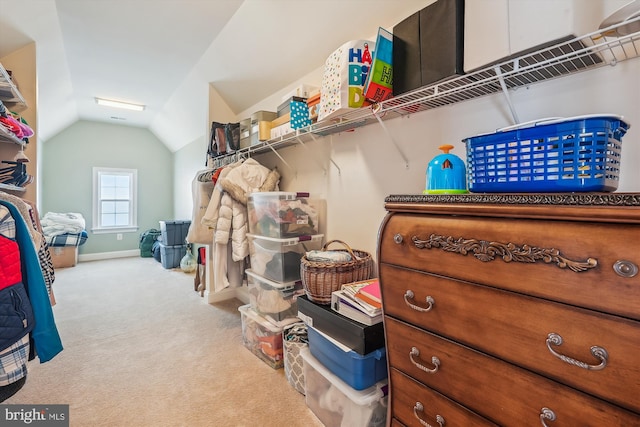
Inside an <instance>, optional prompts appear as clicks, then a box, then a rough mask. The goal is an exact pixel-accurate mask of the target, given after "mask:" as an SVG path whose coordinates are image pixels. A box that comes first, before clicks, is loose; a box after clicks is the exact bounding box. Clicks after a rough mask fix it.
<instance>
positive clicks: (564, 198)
mask: <svg viewBox="0 0 640 427" xmlns="http://www.w3.org/2000/svg"><path fill="white" fill-rule="evenodd" d="M385 203H454V204H476V203H484V204H500V205H550V206H559V205H564V206H567V205H568V206H636V207H638V206H640V193H557V194H553V193H531V194H499V193H498V194H486V193H483V194H442V195H429V194H414V195H411V194H408V195H390V196H388V197H386V198H385Z"/></svg>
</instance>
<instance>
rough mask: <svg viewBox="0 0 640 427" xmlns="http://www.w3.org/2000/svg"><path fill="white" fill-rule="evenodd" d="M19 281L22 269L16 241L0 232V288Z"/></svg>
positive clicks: (20, 280)
mask: <svg viewBox="0 0 640 427" xmlns="http://www.w3.org/2000/svg"><path fill="white" fill-rule="evenodd" d="M20 282H22V271H21V270H20V248H19V247H18V243H17V242H16V241H15V240H11V239H9V238H7V237H6V236H3V235H2V234H0V289H4V288H7V287H9V286H12V285H15V284H16V283H20Z"/></svg>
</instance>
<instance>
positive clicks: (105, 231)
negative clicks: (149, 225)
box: [91, 226, 138, 234]
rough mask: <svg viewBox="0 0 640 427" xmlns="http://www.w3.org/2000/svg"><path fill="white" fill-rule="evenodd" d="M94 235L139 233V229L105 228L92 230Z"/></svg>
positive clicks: (135, 227) (134, 227)
mask: <svg viewBox="0 0 640 427" xmlns="http://www.w3.org/2000/svg"><path fill="white" fill-rule="evenodd" d="M91 232H92V233H93V234H113V233H137V232H138V227H137V226H133V227H108V228H107V227H104V228H92V229H91Z"/></svg>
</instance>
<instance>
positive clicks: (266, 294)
mask: <svg viewBox="0 0 640 427" xmlns="http://www.w3.org/2000/svg"><path fill="white" fill-rule="evenodd" d="M245 272H246V273H247V282H248V287H249V303H250V304H251V307H253V309H254V310H255V311H256V312H257V313H258V314H260V315H262V316H264V317H266V318H267V320H269V321H271V322H272V323H276V324H277V322H280V321H283V320H285V319H290V318H297V316H298V303H297V302H296V301H297V299H298V296H300V295H303V294H304V289H303V288H302V282H301V281H300V280H298V281H294V282H285V283H280V282H274V281H273V280H269V279H267V278H266V277H262V276H260V275H258V274H256V273H254V272H253V271H252V270H245Z"/></svg>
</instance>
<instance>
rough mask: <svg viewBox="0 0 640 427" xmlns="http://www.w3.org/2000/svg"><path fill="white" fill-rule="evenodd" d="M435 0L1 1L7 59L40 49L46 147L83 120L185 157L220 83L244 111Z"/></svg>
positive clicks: (0, 28)
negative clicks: (30, 47) (104, 101)
mask: <svg viewBox="0 0 640 427" xmlns="http://www.w3.org/2000/svg"><path fill="white" fill-rule="evenodd" d="M432 1H433V0H244V1H242V0H109V1H105V0H20V1H18V0H0V58H2V57H3V56H5V55H7V54H9V53H11V52H14V51H15V50H17V49H19V48H21V47H23V46H25V45H27V44H29V43H32V42H35V43H36V62H37V72H38V125H37V129H38V134H39V138H40V140H41V141H44V142H46V140H47V139H50V138H51V137H53V136H55V135H56V134H57V133H59V132H60V131H62V130H63V129H65V128H66V127H68V126H69V125H71V124H73V123H74V122H76V121H77V120H80V119H83V120H92V121H105V122H110V123H118V124H121V125H129V126H138V127H145V128H148V129H149V130H151V131H152V132H153V133H154V134H155V135H156V136H157V137H158V138H159V139H160V140H161V141H163V142H164V143H165V144H166V145H167V147H168V148H169V149H170V150H171V151H177V150H179V149H180V148H182V147H183V146H185V145H186V144H189V143H190V142H192V141H194V140H196V139H198V138H201V137H202V136H204V134H205V133H206V131H207V127H206V120H207V117H208V111H207V109H208V105H209V104H208V102H209V100H208V96H209V90H208V85H209V84H211V85H212V86H213V87H214V88H215V89H216V91H217V92H218V93H219V94H220V95H221V96H222V97H223V98H224V100H225V102H226V103H227V105H228V106H229V107H230V108H231V110H232V111H234V112H235V113H236V114H237V113H240V112H242V111H244V110H246V109H248V108H250V107H251V106H253V105H255V104H256V103H258V102H259V101H261V100H263V99H265V98H266V97H268V96H269V95H271V94H273V93H275V92H277V91H279V90H281V89H283V88H284V87H286V86H287V85H289V84H291V83H292V82H295V81H296V80H298V79H300V78H302V77H303V76H305V75H307V74H308V73H310V72H311V71H313V70H315V69H317V68H318V67H320V66H321V65H322V64H323V63H324V60H325V59H326V58H327V56H328V55H329V54H330V53H331V52H332V51H333V50H334V49H335V48H336V47H338V46H339V45H341V44H342V43H344V42H345V41H347V40H352V39H357V38H371V37H374V36H375V33H376V31H377V28H378V27H386V28H391V27H393V25H395V24H397V23H398V22H400V21H401V20H402V19H404V18H405V17H407V16H409V15H411V14H412V13H414V12H416V11H418V10H420V9H421V8H423V7H424V6H426V5H427V4H429V3H431V2H432ZM18 82H19V79H18ZM95 97H104V98H108V99H115V100H121V101H128V102H134V103H140V104H144V105H146V106H147V107H146V109H145V111H143V112H131V111H127V110H117V109H113V108H107V107H101V106H98V105H97V104H96V103H95Z"/></svg>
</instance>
